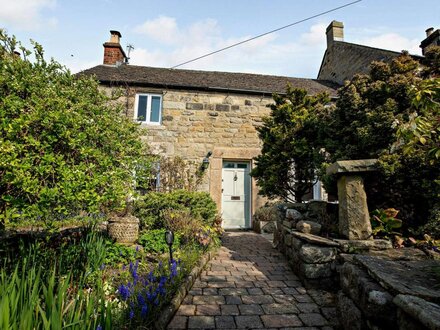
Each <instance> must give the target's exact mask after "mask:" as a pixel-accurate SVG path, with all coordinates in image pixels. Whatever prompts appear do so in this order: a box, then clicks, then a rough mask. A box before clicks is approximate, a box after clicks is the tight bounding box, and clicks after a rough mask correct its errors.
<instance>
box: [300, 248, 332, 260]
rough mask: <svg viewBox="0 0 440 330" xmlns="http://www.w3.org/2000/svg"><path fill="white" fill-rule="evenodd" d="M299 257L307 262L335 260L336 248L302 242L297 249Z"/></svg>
mask: <svg viewBox="0 0 440 330" xmlns="http://www.w3.org/2000/svg"><path fill="white" fill-rule="evenodd" d="M299 257H300V258H301V260H302V261H304V262H305V263H307V264H322V263H326V262H330V261H333V260H335V258H336V248H334V247H327V246H325V247H323V246H316V245H311V244H304V245H303V246H302V247H301V249H300V250H299Z"/></svg>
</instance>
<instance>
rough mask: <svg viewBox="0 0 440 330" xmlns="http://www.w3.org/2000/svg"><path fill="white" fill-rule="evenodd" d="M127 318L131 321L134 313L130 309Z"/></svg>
mask: <svg viewBox="0 0 440 330" xmlns="http://www.w3.org/2000/svg"><path fill="white" fill-rule="evenodd" d="M128 317H129V318H130V320H131V319H133V317H134V311H133V310H132V309H130V314H128Z"/></svg>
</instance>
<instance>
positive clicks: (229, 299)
mask: <svg viewBox="0 0 440 330" xmlns="http://www.w3.org/2000/svg"><path fill="white" fill-rule="evenodd" d="M225 298H226V304H228V305H238V304H242V303H243V302H242V301H241V296H226V297H225Z"/></svg>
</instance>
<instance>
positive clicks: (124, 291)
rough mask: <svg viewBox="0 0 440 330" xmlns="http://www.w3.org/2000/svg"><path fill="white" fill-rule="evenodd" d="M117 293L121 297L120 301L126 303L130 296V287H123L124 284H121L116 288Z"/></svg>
mask: <svg viewBox="0 0 440 330" xmlns="http://www.w3.org/2000/svg"><path fill="white" fill-rule="evenodd" d="M129 284H130V283H129ZM118 292H119V295H120V296H121V299H122V300H123V301H126V300H127V299H128V298H129V297H130V295H131V292H130V286H129V285H127V286H125V285H124V284H121V285H120V286H119V287H118Z"/></svg>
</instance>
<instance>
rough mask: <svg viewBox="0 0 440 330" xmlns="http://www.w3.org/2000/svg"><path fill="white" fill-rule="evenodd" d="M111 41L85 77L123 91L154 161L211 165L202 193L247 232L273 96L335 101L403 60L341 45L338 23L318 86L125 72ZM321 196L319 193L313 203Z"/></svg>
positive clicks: (314, 82)
mask: <svg viewBox="0 0 440 330" xmlns="http://www.w3.org/2000/svg"><path fill="white" fill-rule="evenodd" d="M110 33H111V37H110V41H109V42H106V43H104V59H103V64H102V65H98V66H95V67H93V68H90V69H88V70H85V71H84V72H83V74H88V75H95V76H96V78H97V79H98V80H99V81H100V83H101V85H102V86H103V88H104V89H112V88H116V87H118V88H123V89H124V90H125V95H124V96H123V97H122V98H121V99H120V101H121V102H122V103H123V104H124V106H125V108H126V114H127V116H129V117H131V118H133V120H136V121H138V122H140V123H141V125H142V126H144V127H145V128H147V129H148V133H147V136H146V139H147V140H148V142H149V144H150V146H151V147H152V149H153V151H154V152H155V153H157V154H160V155H163V156H167V157H173V156H180V157H182V158H183V159H185V160H188V161H193V162H196V163H200V164H202V162H203V161H204V160H205V162H209V167H208V169H207V171H206V177H205V182H204V184H203V186H202V187H201V189H202V190H205V191H208V192H209V193H210V194H211V196H212V198H213V199H214V201H215V202H216V203H217V206H218V208H219V210H221V213H222V217H223V220H224V226H225V227H226V228H250V227H251V226H252V219H251V215H252V214H253V213H254V211H255V210H256V209H257V208H259V207H260V206H261V205H263V204H264V202H265V199H264V198H263V197H261V196H259V195H258V187H257V185H256V183H255V180H254V179H252V178H251V177H250V176H249V172H250V170H251V169H252V167H253V166H254V161H253V158H254V157H256V156H257V155H258V154H259V153H260V147H261V142H260V140H259V138H258V135H257V131H256V128H257V127H258V126H260V125H262V117H264V116H266V115H268V114H269V108H268V107H267V105H268V104H270V103H272V102H273V101H272V94H273V93H274V92H276V93H279V94H283V93H284V92H285V89H286V86H287V84H291V85H292V86H294V87H298V88H304V89H306V90H307V91H308V93H309V94H316V93H319V92H327V93H329V94H330V96H333V97H334V96H336V89H337V88H338V87H339V86H340V85H341V84H343V82H344V80H346V79H350V78H351V77H352V76H353V75H354V74H355V73H366V72H368V67H369V64H370V63H371V62H372V61H378V60H383V61H389V60H391V59H392V58H394V57H396V56H398V55H399V53H398V52H392V51H387V50H383V49H377V48H372V47H367V46H363V45H356V44H352V43H347V42H344V41H343V36H344V34H343V24H342V23H341V22H337V21H333V22H331V23H330V25H329V26H328V28H327V31H326V34H327V50H326V52H325V54H324V58H323V61H322V64H321V68H320V70H319V74H318V79H303V78H293V77H281V76H271V75H259V74H248V73H232V72H217V71H196V70H180V69H168V68H155V67H147V66H135V65H129V64H127V56H126V54H125V52H124V50H123V48H122V46H121V44H120V39H121V34H120V33H119V32H118V31H110ZM438 43H439V30H437V31H435V32H433V29H428V30H427V38H426V39H425V40H424V41H422V45H421V47H422V48H423V49H427V47H429V46H431V45H433V44H438ZM415 57H416V58H422V57H420V56H415ZM315 188H318V189H315ZM322 194H323V191H322V189H320V188H319V187H314V189H313V198H314V199H321V197H322Z"/></svg>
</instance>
